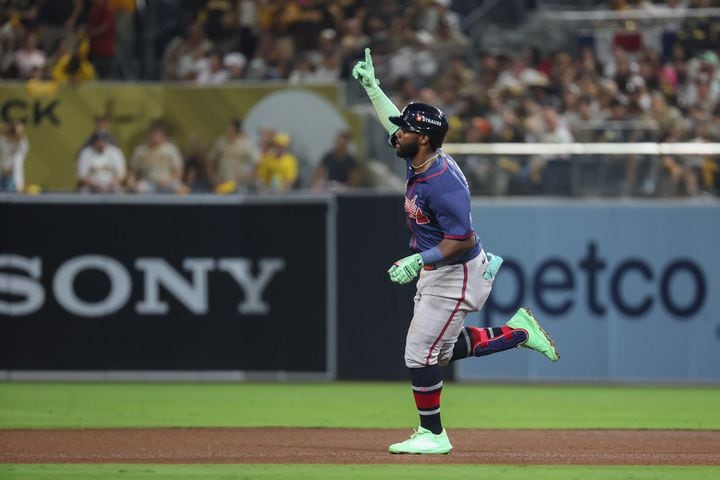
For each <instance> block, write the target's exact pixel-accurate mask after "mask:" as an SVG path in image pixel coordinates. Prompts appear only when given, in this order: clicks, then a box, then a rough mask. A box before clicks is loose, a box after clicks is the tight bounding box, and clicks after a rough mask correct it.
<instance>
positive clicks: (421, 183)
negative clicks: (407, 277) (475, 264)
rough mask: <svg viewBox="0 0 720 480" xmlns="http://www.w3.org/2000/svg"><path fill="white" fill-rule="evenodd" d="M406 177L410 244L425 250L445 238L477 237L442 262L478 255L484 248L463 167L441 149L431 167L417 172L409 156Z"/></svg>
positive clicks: (413, 247)
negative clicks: (466, 248)
mask: <svg viewBox="0 0 720 480" xmlns="http://www.w3.org/2000/svg"><path fill="white" fill-rule="evenodd" d="M405 161H406V162H407V165H408V172H407V179H406V181H405V213H407V216H408V228H409V229H410V248H411V249H412V250H413V251H414V252H422V251H424V250H429V249H431V248H433V247H435V246H436V245H437V244H438V243H440V241H441V240H442V239H443V238H449V239H454V240H465V239H466V238H470V237H472V236H475V237H476V242H475V247H473V248H472V249H471V250H469V251H467V252H465V253H464V254H462V255H460V256H458V257H456V258H449V259H446V260H445V262H443V263H462V262H467V261H468V260H471V259H473V258H475V257H476V256H477V255H478V254H479V253H480V250H481V249H482V245H481V244H480V239H479V238H477V235H475V230H474V229H473V226H472V217H471V214H470V189H469V187H468V184H467V180H465V175H463V173H462V171H461V170H460V167H458V166H457V164H456V163H455V160H453V159H452V157H450V156H449V155H447V154H445V153H443V152H441V151H440V150H438V157H437V158H436V159H435V160H434V161H433V163H432V165H431V166H430V168H428V169H427V170H425V171H424V172H422V173H420V174H418V175H415V173H414V171H413V169H412V167H411V166H410V165H411V164H410V159H407V158H406V159H405Z"/></svg>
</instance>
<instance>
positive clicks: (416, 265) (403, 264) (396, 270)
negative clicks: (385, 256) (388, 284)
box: [388, 253, 425, 285]
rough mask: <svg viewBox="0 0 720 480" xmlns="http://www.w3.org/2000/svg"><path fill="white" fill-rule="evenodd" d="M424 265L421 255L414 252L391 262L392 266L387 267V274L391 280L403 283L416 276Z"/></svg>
mask: <svg viewBox="0 0 720 480" xmlns="http://www.w3.org/2000/svg"><path fill="white" fill-rule="evenodd" d="M424 266H425V263H424V262H423V259H422V257H421V256H420V254H419V253H416V254H414V255H410V256H409V257H405V258H403V259H401V260H398V261H397V262H395V263H393V265H392V267H390V269H388V274H389V275H390V280H391V281H392V282H394V283H399V284H400V285H405V284H406V283H410V282H411V281H412V280H413V279H414V278H415V277H417V275H418V273H420V270H421V269H422V268H423V267H424Z"/></svg>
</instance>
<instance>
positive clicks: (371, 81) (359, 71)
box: [352, 48, 400, 135]
mask: <svg viewBox="0 0 720 480" xmlns="http://www.w3.org/2000/svg"><path fill="white" fill-rule="evenodd" d="M352 75H353V77H354V78H355V79H356V80H357V81H358V82H360V85H362V86H363V88H365V92H367V95H368V97H369V98H370V101H371V102H372V104H373V107H375V111H376V112H377V115H378V118H379V119H380V123H382V126H383V127H385V130H387V132H388V134H390V135H392V134H394V133H395V132H396V131H397V130H398V128H399V127H398V126H397V125H395V124H393V123H392V122H391V121H390V117H396V116H399V115H400V110H398V108H397V107H396V106H395V104H394V103H393V102H392V100H390V99H389V98H388V96H387V95H385V92H383V91H382V89H381V88H380V81H379V80H378V79H377V78H375V68H374V67H373V63H372V56H371V55H370V49H369V48H366V49H365V60H361V61H359V62H357V63H356V64H355V66H354V67H353V70H352Z"/></svg>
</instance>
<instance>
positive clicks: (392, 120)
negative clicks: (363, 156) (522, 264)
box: [352, 48, 559, 454]
mask: <svg viewBox="0 0 720 480" xmlns="http://www.w3.org/2000/svg"><path fill="white" fill-rule="evenodd" d="M352 74H353V77H354V78H355V79H356V80H357V81H358V82H360V84H361V85H362V86H363V87H364V88H365V91H366V92H367V95H368V98H369V99H370V101H371V102H372V104H373V106H374V107H375V111H376V112H377V115H378V118H379V120H380V122H381V123H382V125H383V127H385V129H386V130H387V132H388V134H389V139H390V144H391V145H392V146H393V148H394V149H395V153H396V155H397V156H398V157H400V158H402V159H403V160H404V161H405V163H406V166H407V171H406V182H405V199H404V201H405V213H406V215H407V223H408V226H409V229H410V250H411V251H412V252H413V253H412V254H411V255H409V256H407V257H404V258H402V259H400V260H397V261H396V262H394V263H393V264H392V265H391V266H390V268H389V269H388V275H389V277H390V280H391V281H392V282H394V283H399V284H405V283H409V282H411V281H413V280H415V279H416V278H418V277H419V278H418V280H417V293H416V295H415V306H414V311H413V318H412V320H411V322H410V327H409V328H408V333H407V337H406V341H405V364H406V365H407V367H408V368H409V369H410V376H411V380H412V390H413V396H414V398H415V404H416V406H417V410H418V413H419V415H420V427H418V429H417V430H416V431H415V433H413V435H412V436H411V437H410V438H409V439H408V440H405V441H404V442H400V443H395V444H393V445H390V448H389V450H390V452H392V453H420V454H442V453H449V452H450V451H451V450H452V445H451V443H450V439H449V438H448V435H447V432H446V431H445V429H444V428H443V427H442V422H441V419H440V394H441V392H442V387H443V381H442V375H441V370H440V368H439V367H440V366H441V365H446V364H448V363H449V362H451V361H455V360H459V359H462V358H467V357H472V356H478V357H479V356H484V355H489V354H492V353H497V352H501V351H504V350H508V349H511V348H515V347H519V346H522V347H526V348H531V349H533V350H537V351H539V352H541V353H542V354H544V355H545V356H546V357H547V358H548V359H550V360H551V361H553V362H554V361H557V359H558V358H559V355H558V353H557V350H556V349H555V344H554V343H553V342H552V340H551V339H550V337H549V336H548V335H547V333H546V332H545V331H544V330H543V329H542V328H541V327H540V325H539V324H538V323H537V320H535V318H534V317H533V315H532V313H531V312H530V311H529V310H528V309H526V308H521V309H520V310H518V312H517V313H515V315H514V316H513V317H512V318H511V319H510V320H509V321H508V322H507V324H505V325H503V326H501V327H499V328H477V327H466V326H464V321H465V317H466V315H467V314H468V313H470V312H473V311H478V310H480V309H481V308H482V307H483V305H484V304H485V302H486V300H487V299H488V297H489V295H490V291H491V289H492V285H493V281H494V279H495V275H496V273H497V271H498V269H499V268H500V265H501V264H502V258H501V257H499V256H498V255H493V254H491V253H489V252H485V251H484V250H483V246H482V244H481V242H480V238H479V236H478V235H477V233H476V232H475V230H474V229H473V226H472V218H471V216H470V190H469V188H468V184H467V181H466V180H465V176H464V175H463V173H462V171H461V170H460V168H459V167H458V165H457V163H455V161H454V160H453V158H452V157H450V155H448V154H446V153H444V152H443V151H442V149H441V147H442V144H443V142H444V140H445V136H446V135H447V132H448V121H447V118H446V117H445V114H444V113H443V112H442V111H441V110H439V109H438V108H436V107H434V106H432V105H428V104H425V103H415V102H413V103H409V104H408V105H406V106H405V107H404V108H403V110H402V112H401V111H400V110H398V108H397V107H396V106H395V105H394V104H393V103H392V101H391V100H390V99H389V98H388V97H387V96H386V95H385V93H384V92H383V91H382V89H381V88H380V82H379V81H378V80H377V79H376V78H375V69H374V66H373V62H372V56H371V53H370V49H369V48H366V49H365V59H364V60H362V61H359V62H357V64H356V65H355V67H354V68H353V70H352Z"/></svg>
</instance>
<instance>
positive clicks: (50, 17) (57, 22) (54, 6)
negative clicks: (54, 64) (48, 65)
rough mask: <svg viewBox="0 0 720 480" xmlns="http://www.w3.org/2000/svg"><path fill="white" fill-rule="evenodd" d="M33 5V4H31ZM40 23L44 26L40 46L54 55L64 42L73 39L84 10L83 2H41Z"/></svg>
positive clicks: (77, 0)
mask: <svg viewBox="0 0 720 480" xmlns="http://www.w3.org/2000/svg"><path fill="white" fill-rule="evenodd" d="M31 3H32V2H31ZM35 3H36V4H37V5H38V6H39V7H38V21H39V22H40V24H41V25H42V27H41V29H40V31H41V38H40V44H41V45H42V48H43V50H45V52H47V53H48V54H52V53H53V52H54V51H55V49H56V48H57V46H58V45H59V44H60V42H61V41H62V40H66V39H72V37H73V34H74V31H75V28H76V25H77V23H78V20H79V18H80V15H81V13H82V10H83V0H40V1H38V2H35Z"/></svg>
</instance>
